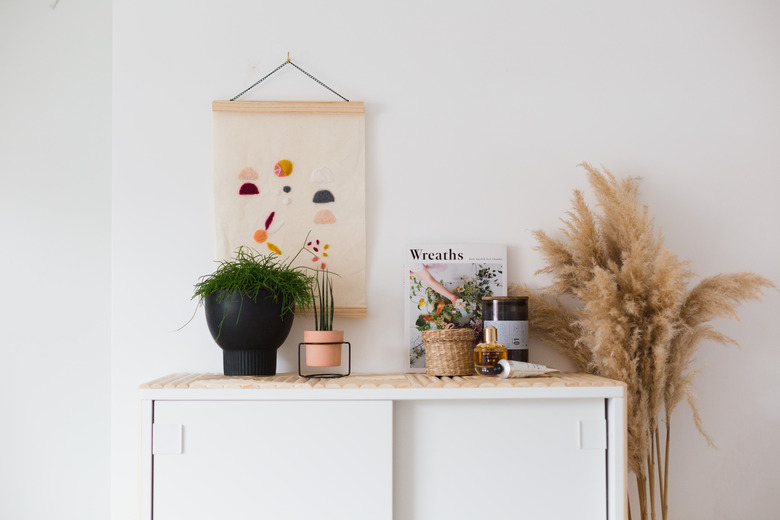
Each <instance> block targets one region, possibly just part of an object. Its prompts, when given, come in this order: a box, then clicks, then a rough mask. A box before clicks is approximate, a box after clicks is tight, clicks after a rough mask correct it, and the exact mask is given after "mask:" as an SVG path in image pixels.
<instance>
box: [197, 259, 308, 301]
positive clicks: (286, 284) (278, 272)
mask: <svg viewBox="0 0 780 520" xmlns="http://www.w3.org/2000/svg"><path fill="white" fill-rule="evenodd" d="M301 250H303V248H301ZM299 253H300V251H299ZM295 258H297V255H296V257H295ZM295 258H293V259H292V260H290V261H288V262H284V261H283V260H281V258H280V257H279V256H278V255H275V254H272V255H262V254H260V253H258V252H257V251H255V250H254V249H252V248H249V247H245V246H241V247H239V248H238V249H237V250H236V254H235V258H233V259H232V260H224V261H222V262H220V263H219V266H218V267H217V270H216V271H214V272H213V273H212V274H209V275H206V276H203V277H201V278H200V281H199V282H198V283H197V284H195V294H194V295H193V298H198V299H199V300H200V301H203V299H204V298H205V297H206V296H208V295H210V294H212V293H215V292H220V291H221V293H220V298H222V297H223V296H222V295H225V294H227V293H230V292H233V291H239V292H241V294H243V295H245V296H248V297H250V298H252V299H256V298H257V295H258V293H259V292H260V290H261V289H265V290H267V291H269V292H270V293H271V295H272V297H273V299H274V301H275V302H279V301H281V304H282V315H285V314H286V313H287V312H294V311H295V306H298V307H299V308H303V307H307V306H309V304H310V303H311V298H312V293H311V291H310V287H311V284H312V283H313V280H314V277H312V276H309V275H307V274H306V273H305V271H304V269H303V268H300V267H292V262H293V261H294V260H295Z"/></svg>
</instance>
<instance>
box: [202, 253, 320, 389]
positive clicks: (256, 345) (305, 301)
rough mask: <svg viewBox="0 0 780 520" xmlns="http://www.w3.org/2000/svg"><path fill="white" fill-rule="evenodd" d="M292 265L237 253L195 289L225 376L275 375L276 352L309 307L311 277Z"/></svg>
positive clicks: (256, 255) (269, 258)
mask: <svg viewBox="0 0 780 520" xmlns="http://www.w3.org/2000/svg"><path fill="white" fill-rule="evenodd" d="M296 257H297V255H296ZM294 261H295V258H293V259H292V260H289V261H284V260H282V259H281V258H280V257H279V256H278V255H275V254H270V255H262V254H260V253H258V252H257V251H255V250H253V249H251V248H248V247H239V248H238V250H237V251H236V254H235V257H234V258H233V259H232V260H225V261H222V262H220V264H219V266H218V267H217V270H216V271H214V272H213V273H212V274H209V275H206V276H203V277H201V279H200V281H199V282H198V283H197V284H195V294H194V296H193V298H198V299H199V301H200V302H202V303H203V304H204V307H205V309H206V322H207V323H208V327H209V331H210V332H211V335H212V337H213V338H214V341H215V342H216V343H217V345H219V346H220V347H221V348H222V360H223V369H224V373H225V375H226V376H270V375H274V374H276V350H277V349H278V348H279V347H280V346H281V345H282V343H284V340H285V339H287V335H288V334H289V333H290V328H291V327H292V323H293V318H294V317H295V307H296V306H298V307H299V308H304V307H307V306H309V304H310V303H311V290H310V287H311V283H312V277H311V276H309V275H307V274H306V272H305V270H304V269H302V268H300V267H293V266H292V263H293V262H294Z"/></svg>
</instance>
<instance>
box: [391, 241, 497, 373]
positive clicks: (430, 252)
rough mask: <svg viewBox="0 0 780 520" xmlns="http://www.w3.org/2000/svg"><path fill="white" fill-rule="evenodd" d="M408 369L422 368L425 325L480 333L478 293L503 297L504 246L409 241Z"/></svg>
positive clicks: (480, 316) (417, 369) (421, 369)
mask: <svg viewBox="0 0 780 520" xmlns="http://www.w3.org/2000/svg"><path fill="white" fill-rule="evenodd" d="M404 269H405V271H406V277H405V287H404V298H405V301H404V306H405V312H404V319H405V323H404V330H405V331H406V334H405V336H406V344H407V345H408V347H409V365H408V368H409V371H410V372H424V371H425V346H424V345H423V341H422V332H423V331H424V330H434V329H443V328H446V327H447V326H448V324H452V326H455V327H470V328H473V329H474V330H476V331H477V333H478V334H479V337H481V336H482V298H483V297H485V296H506V290H507V289H506V287H507V283H506V245H498V244H439V245H420V246H409V247H408V248H407V251H406V260H405V262H404Z"/></svg>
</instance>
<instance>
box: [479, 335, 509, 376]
mask: <svg viewBox="0 0 780 520" xmlns="http://www.w3.org/2000/svg"><path fill="white" fill-rule="evenodd" d="M506 358H507V350H506V347H505V346H504V345H503V344H502V343H499V342H498V334H497V331H496V328H495V327H494V326H493V325H488V326H487V327H485V342H484V343H480V344H479V345H477V346H476V347H474V371H475V372H476V373H477V375H478V376H487V377H496V376H497V375H498V374H496V373H495V372H494V371H493V367H494V366H495V365H496V363H498V362H499V361H500V360H502V359H506Z"/></svg>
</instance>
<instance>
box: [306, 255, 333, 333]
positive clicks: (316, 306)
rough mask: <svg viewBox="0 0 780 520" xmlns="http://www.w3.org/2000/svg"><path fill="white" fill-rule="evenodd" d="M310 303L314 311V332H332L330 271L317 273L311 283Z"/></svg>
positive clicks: (331, 284) (331, 283)
mask: <svg viewBox="0 0 780 520" xmlns="http://www.w3.org/2000/svg"><path fill="white" fill-rule="evenodd" d="M310 290H311V302H312V307H313V310H314V330H333V313H334V309H335V307H336V304H335V302H334V301H333V282H332V281H331V279H330V271H327V270H325V271H317V273H316V274H315V276H314V277H313V279H312V283H311V288H310Z"/></svg>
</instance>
